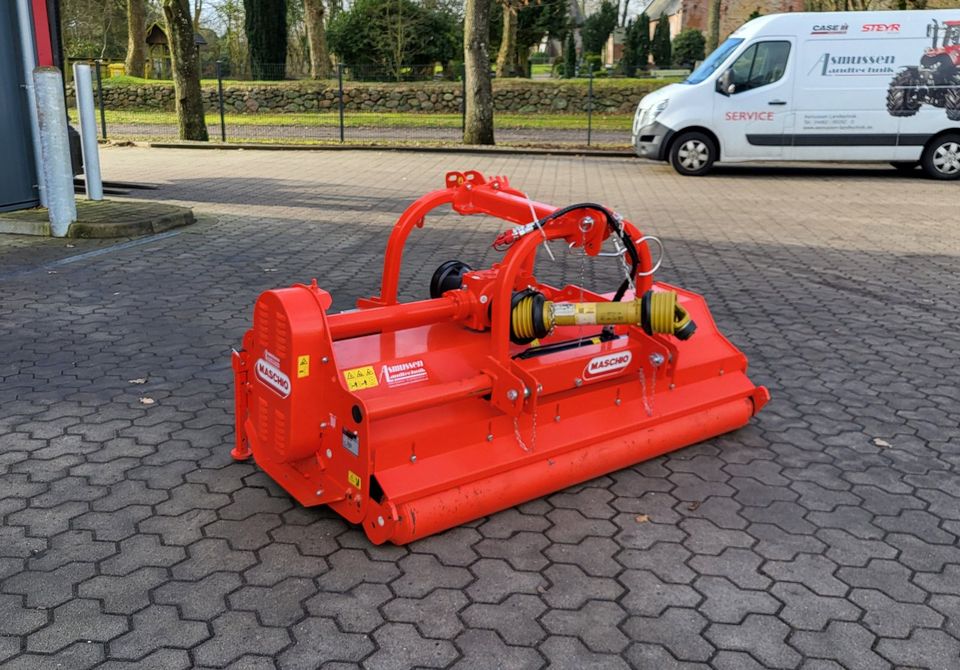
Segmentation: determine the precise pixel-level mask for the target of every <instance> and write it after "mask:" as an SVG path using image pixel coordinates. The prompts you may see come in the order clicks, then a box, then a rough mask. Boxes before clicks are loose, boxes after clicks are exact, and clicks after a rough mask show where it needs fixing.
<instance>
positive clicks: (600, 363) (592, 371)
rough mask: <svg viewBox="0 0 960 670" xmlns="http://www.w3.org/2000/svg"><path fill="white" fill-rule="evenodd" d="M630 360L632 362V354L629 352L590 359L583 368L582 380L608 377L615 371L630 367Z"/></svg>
mask: <svg viewBox="0 0 960 670" xmlns="http://www.w3.org/2000/svg"><path fill="white" fill-rule="evenodd" d="M631 360H633V354H631V353H630V352H629V351H620V352H617V353H615V354H606V355H605V356H596V357H595V358H591V359H590V361H589V362H588V363H587V364H586V366H585V367H584V368H583V377H584V379H592V378H593V377H600V376H602V375H608V374H610V373H611V372H616V371H617V370H622V369H623V368H625V367H627V366H628V365H630V361H631Z"/></svg>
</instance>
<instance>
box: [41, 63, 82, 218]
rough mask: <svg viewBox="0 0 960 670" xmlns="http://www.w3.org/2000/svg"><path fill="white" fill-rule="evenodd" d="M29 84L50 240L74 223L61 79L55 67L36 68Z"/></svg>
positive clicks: (73, 200) (65, 112)
mask: <svg viewBox="0 0 960 670" xmlns="http://www.w3.org/2000/svg"><path fill="white" fill-rule="evenodd" d="M33 85H34V87H35V88H36V94H37V116H38V117H39V120H40V149H41V151H42V153H43V162H42V165H43V176H44V181H45V183H46V185H47V213H48V215H49V217H50V232H51V234H52V235H53V236H54V237H66V235H67V231H69V229H70V224H71V223H73V222H74V221H76V220H77V202H76V200H75V199H74V197H73V166H72V165H71V163H70V139H69V138H68V137H67V104H66V101H65V100H64V97H63V77H61V76H60V70H58V69H57V68H55V67H38V68H36V69H34V71H33Z"/></svg>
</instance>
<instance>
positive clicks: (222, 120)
mask: <svg viewBox="0 0 960 670" xmlns="http://www.w3.org/2000/svg"><path fill="white" fill-rule="evenodd" d="M217 102H218V104H219V106H220V141H221V142H223V143H224V144H226V142H227V122H226V120H225V118H224V114H223V61H221V60H218V61H217Z"/></svg>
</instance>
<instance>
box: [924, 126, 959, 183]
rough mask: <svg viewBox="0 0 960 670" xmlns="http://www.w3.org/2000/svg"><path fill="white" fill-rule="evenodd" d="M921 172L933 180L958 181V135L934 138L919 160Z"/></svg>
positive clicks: (950, 134) (951, 134)
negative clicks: (921, 166)
mask: <svg viewBox="0 0 960 670" xmlns="http://www.w3.org/2000/svg"><path fill="white" fill-rule="evenodd" d="M920 164H921V165H923V171H924V172H925V173H926V174H927V176H928V177H932V178H934V179H960V134H958V133H949V134H947V135H941V136H940V137H938V138H936V139H935V140H933V141H932V142H930V144H928V145H927V147H926V149H924V150H923V156H922V157H921V159H920Z"/></svg>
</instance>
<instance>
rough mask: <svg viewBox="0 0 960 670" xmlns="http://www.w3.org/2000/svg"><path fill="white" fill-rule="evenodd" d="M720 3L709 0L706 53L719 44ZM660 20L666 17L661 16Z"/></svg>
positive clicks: (715, 0) (719, 0)
mask: <svg viewBox="0 0 960 670" xmlns="http://www.w3.org/2000/svg"><path fill="white" fill-rule="evenodd" d="M720 3H721V0H710V8H709V10H708V12H707V48H706V51H707V53H710V52H711V51H713V50H714V49H716V48H717V45H719V44H720ZM661 20H662V21H665V20H666V17H661Z"/></svg>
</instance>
